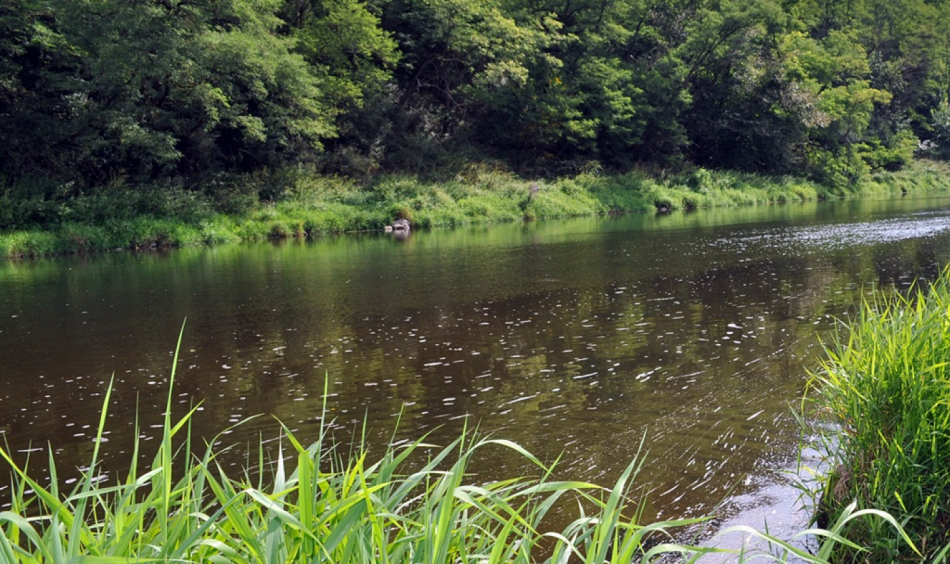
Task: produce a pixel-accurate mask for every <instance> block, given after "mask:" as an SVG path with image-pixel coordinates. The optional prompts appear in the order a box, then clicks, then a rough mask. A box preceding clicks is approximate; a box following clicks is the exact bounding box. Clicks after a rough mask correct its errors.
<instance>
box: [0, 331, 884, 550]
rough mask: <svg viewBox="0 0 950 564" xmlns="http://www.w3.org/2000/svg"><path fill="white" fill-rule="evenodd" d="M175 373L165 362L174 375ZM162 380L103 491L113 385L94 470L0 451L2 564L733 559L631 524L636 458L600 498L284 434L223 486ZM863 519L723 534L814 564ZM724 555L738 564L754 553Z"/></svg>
mask: <svg viewBox="0 0 950 564" xmlns="http://www.w3.org/2000/svg"><path fill="white" fill-rule="evenodd" d="M180 344H181V336H179V348H180ZM177 362H178V352H177V349H176V353H175V356H174V360H173V366H176V365H177ZM174 380H175V371H174V368H173V369H172V373H171V379H170V385H169V386H170V387H169V393H168V400H167V404H166V411H165V415H164V420H163V425H162V437H161V440H160V441H159V445H158V447H157V452H156V454H155V455H154V457H152V459H151V463H150V464H149V465H147V466H144V467H140V466H139V464H138V462H137V461H138V460H139V454H140V445H139V444H138V442H136V444H135V448H134V449H133V452H132V453H131V465H130V469H129V471H128V473H127V474H126V475H125V477H124V479H121V480H118V481H117V483H116V485H107V484H108V482H107V481H105V480H102V479H101V478H102V477H103V475H104V473H105V470H104V469H103V468H102V465H101V460H100V445H101V444H102V438H103V433H104V429H105V423H106V420H107V412H108V407H109V404H110V400H111V393H112V384H111V383H110V385H109V387H108V389H107V391H106V394H105V399H104V403H103V409H102V413H101V417H100V420H99V425H98V428H97V434H96V442H95V447H94V450H93V453H92V459H91V461H90V462H89V465H88V467H87V468H86V469H85V471H84V472H83V475H82V478H81V479H80V480H78V481H77V482H76V484H75V485H74V486H72V487H71V489H69V490H66V489H64V487H63V486H64V482H61V481H60V478H59V476H58V473H57V470H56V464H55V460H54V459H53V456H52V454H50V460H49V467H50V471H49V481H48V485H43V484H42V483H41V482H40V481H39V480H36V479H34V478H32V477H31V476H30V473H29V472H28V469H27V468H25V467H20V466H18V465H17V463H16V462H15V461H14V459H13V457H12V456H11V454H10V453H9V452H8V451H7V450H6V449H2V448H0V458H3V459H4V460H5V461H6V463H7V464H8V465H9V467H10V468H11V469H12V471H13V474H14V484H13V486H12V487H11V488H10V489H11V494H10V495H11V499H10V509H9V510H7V511H3V512H0V562H5V563H35V562H57V563H58V562H89V563H104V564H108V563H110V562H129V561H132V560H134V561H137V562H239V563H244V562H247V563H251V562H254V563H259V562H332V563H359V564H363V563H366V562H374V563H383V564H385V563H425V564H444V563H479V564H491V563H506V564H517V563H524V564H528V563H535V562H538V563H542V562H543V563H551V564H555V563H557V564H567V563H568V562H582V563H585V564H603V563H607V562H655V561H658V560H660V559H663V558H668V557H670V556H681V557H682V558H683V560H685V561H687V562H695V561H696V560H697V559H699V558H700V557H702V556H703V555H706V554H709V553H714V552H718V553H729V552H734V551H729V550H720V549H716V548H710V547H705V548H702V547H695V546H689V545H685V544H677V543H674V542H672V539H673V538H674V536H673V535H674V534H676V533H677V531H685V530H686V527H688V526H690V525H695V524H697V523H699V522H700V521H701V520H697V519H689V520H674V521H664V522H658V523H650V524H642V523H640V522H639V521H638V513H637V510H636V507H635V504H633V503H631V501H630V492H631V491H632V488H633V485H634V483H635V481H636V476H637V472H638V471H639V470H640V468H641V467H642V464H643V460H644V458H643V457H642V456H640V455H638V456H637V457H636V458H635V460H634V461H633V462H631V463H630V465H629V466H627V468H626V470H625V471H624V472H623V473H622V475H621V476H620V477H619V478H618V479H617V481H616V483H615V484H614V485H613V487H610V488H604V487H600V486H597V485H595V484H591V483H587V482H582V481H564V480H556V479H554V466H553V465H546V464H544V463H542V462H541V461H540V460H539V459H538V458H537V457H535V456H534V455H533V454H531V453H529V452H528V451H526V450H525V449H523V448H522V447H520V446H519V445H517V444H515V443H512V442H510V441H507V440H504V439H498V438H490V437H481V436H479V434H478V433H475V432H468V431H466V432H463V433H462V434H461V436H460V437H458V438H457V439H456V440H454V441H453V442H452V443H451V444H449V445H448V446H445V447H434V446H432V445H429V444H426V443H425V441H424V439H420V440H418V441H416V442H414V443H411V444H408V445H406V446H396V445H394V444H391V445H390V446H389V447H388V448H387V449H385V452H384V453H383V454H382V456H381V457H379V458H378V459H375V461H371V459H370V456H369V453H368V451H367V449H366V445H365V441H360V442H359V443H358V444H357V445H356V447H355V448H354V449H353V450H349V451H347V452H346V453H344V452H343V450H342V449H338V448H337V447H336V446H334V445H333V444H332V442H331V440H330V439H331V438H330V436H329V429H330V427H329V425H326V424H325V425H323V426H321V429H320V431H319V436H318V437H316V441H315V442H314V443H313V444H312V445H309V446H305V445H304V444H303V443H302V442H301V441H300V440H299V439H298V438H297V437H296V436H295V435H294V433H292V432H291V430H290V429H288V428H286V427H281V443H280V444H281V445H283V446H282V447H281V448H280V450H279V452H278V453H277V455H276V457H275V458H273V460H268V459H267V456H266V454H265V449H264V447H263V445H260V446H259V448H258V452H257V460H256V463H255V465H254V466H255V467H256V470H255V471H254V472H251V471H247V470H246V471H244V472H243V473H242V474H241V475H239V476H234V475H229V474H228V473H227V471H226V470H225V468H224V466H223V465H222V464H221V463H220V460H219V459H220V456H221V454H222V453H223V451H222V450H220V449H218V450H216V449H215V448H214V447H213V446H206V447H205V448H203V449H199V448H197V441H196V440H194V438H193V437H192V435H191V430H190V421H191V418H192V416H193V414H194V413H195V410H196V409H197V407H195V408H193V409H192V410H191V411H189V412H188V413H186V414H185V415H184V416H183V417H181V418H180V419H173V418H172V416H171V412H172V397H173V394H172V389H173V387H174ZM321 421H326V407H325V406H324V413H323V417H322V418H321ZM135 434H136V436H138V435H139V432H138V429H136V430H135ZM217 442H218V441H217V438H215V439H213V440H211V441H209V443H208V444H209V445H214V444H216V443H217ZM284 446H285V447H286V449H287V450H286V452H285V451H284ZM640 447H641V449H642V447H643V443H642V442H641V444H640ZM497 448H504V449H510V450H512V451H514V452H516V453H518V454H519V455H520V456H521V458H522V459H523V461H524V462H525V464H526V465H527V466H528V467H530V468H532V469H533V470H532V475H531V476H524V477H515V478H510V479H503V480H498V481H481V480H479V479H478V477H477V476H476V475H473V474H472V473H471V472H470V471H469V464H470V462H471V461H472V460H473V459H474V458H475V457H477V456H480V455H482V451H484V450H486V449H497ZM565 508H573V513H572V516H571V515H568V517H567V519H564V514H561V515H559V519H558V521H559V522H562V523H563V522H565V521H569V522H568V524H567V525H565V526H563V527H562V528H561V529H560V530H550V529H549V528H548V526H547V524H548V523H550V522H552V520H550V519H549V517H550V516H551V514H552V512H553V511H561V512H563V511H566V509H565ZM866 516H875V517H876V518H878V519H879V520H881V522H883V523H886V524H888V525H890V526H893V527H894V528H895V530H897V531H900V526H899V525H898V524H897V523H896V521H894V519H893V518H892V517H890V516H888V515H886V514H884V513H881V512H879V511H876V510H861V511H855V510H854V507H853V506H851V507H848V508H846V509H845V511H844V513H843V514H842V516H841V517H840V518H839V519H838V522H837V523H836V525H835V527H834V528H832V530H830V531H822V530H809V531H803V532H802V533H801V535H817V536H818V537H820V538H823V539H825V540H824V542H823V543H822V544H821V548H820V550H819V552H818V553H817V554H809V553H807V552H805V551H803V550H801V549H799V548H796V547H795V546H793V545H792V544H791V543H789V542H786V541H783V540H781V539H777V538H774V537H772V536H770V535H768V534H766V533H762V532H760V531H756V530H754V529H751V528H748V527H738V528H731V529H727V530H725V531H723V532H722V533H721V534H729V533H731V532H734V531H740V532H743V533H746V534H749V535H753V536H756V537H760V538H762V539H764V540H766V541H767V542H768V543H770V544H771V547H772V551H771V552H769V553H768V556H769V558H771V559H772V560H775V561H779V562H785V561H788V560H789V559H796V560H797V561H803V562H809V563H816V564H817V563H825V562H827V558H828V555H829V554H830V553H831V552H832V550H833V548H834V547H835V546H837V545H840V544H844V545H846V546H848V547H851V548H853V549H859V547H858V546H857V545H856V544H854V543H852V542H850V541H848V540H846V539H845V538H843V537H842V536H841V535H840V534H839V532H838V531H841V530H842V529H844V528H845V527H846V526H847V524H848V523H849V522H850V521H852V520H854V519H861V518H864V517H866ZM732 556H734V557H735V559H736V561H738V562H745V561H748V560H751V559H752V558H753V557H755V556H757V555H756V554H746V553H743V552H739V553H735V554H733V555H732Z"/></svg>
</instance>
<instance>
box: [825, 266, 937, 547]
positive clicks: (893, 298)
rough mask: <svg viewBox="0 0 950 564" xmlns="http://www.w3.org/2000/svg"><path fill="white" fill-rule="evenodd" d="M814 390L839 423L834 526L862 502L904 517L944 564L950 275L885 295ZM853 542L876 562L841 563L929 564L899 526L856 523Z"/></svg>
mask: <svg viewBox="0 0 950 564" xmlns="http://www.w3.org/2000/svg"><path fill="white" fill-rule="evenodd" d="M826 349H827V357H826V360H825V361H824V363H823V364H822V366H821V370H820V371H819V372H818V373H817V374H816V375H815V376H814V379H813V382H812V385H814V386H815V387H816V388H817V394H816V395H815V398H814V399H813V402H814V407H816V408H817V410H818V412H819V413H823V414H825V415H827V416H830V417H831V418H832V419H833V421H834V422H835V423H837V427H836V429H837V431H836V432H834V433H833V435H832V436H831V437H830V439H829V440H827V441H826V444H825V447H826V449H827V450H828V452H829V455H830V457H831V460H832V461H833V462H832V464H831V468H832V471H831V472H830V473H829V476H828V477H827V480H826V482H825V484H824V489H823V493H822V501H821V504H820V507H821V510H822V512H823V513H824V516H825V517H826V518H829V519H831V520H833V519H834V518H835V516H836V515H838V514H839V513H840V512H842V511H843V510H844V508H846V507H847V506H849V505H850V504H851V503H852V502H855V503H857V506H858V507H864V508H868V507H873V508H877V509H880V510H884V511H886V512H888V513H890V514H891V515H894V516H895V517H896V518H897V519H898V520H899V522H900V523H901V525H902V527H903V529H904V530H906V532H907V533H908V534H909V536H910V537H911V538H912V539H913V541H914V544H915V545H916V546H918V547H920V550H921V551H922V552H923V553H924V554H925V555H926V556H927V559H928V560H930V559H933V560H934V561H937V560H943V559H944V558H945V557H946V555H947V552H948V550H950V270H945V271H944V273H943V276H942V277H941V278H940V279H939V280H938V281H937V282H935V283H934V284H933V285H932V286H931V287H930V288H929V289H926V290H925V289H924V288H923V287H920V286H918V287H917V288H916V289H915V291H914V292H912V294H911V295H910V296H909V297H905V296H901V295H886V296H885V295H883V294H880V293H878V294H877V295H876V296H875V298H874V299H873V300H871V301H870V302H868V303H865V304H864V307H863V308H862V309H861V312H860V314H859V315H858V316H857V317H856V318H855V319H854V320H853V321H851V322H850V323H847V324H843V325H842V326H841V328H840V331H839V332H838V334H837V337H836V338H835V339H834V341H833V342H832V343H831V344H830V345H829V346H828V347H826ZM846 533H847V534H848V536H849V538H852V539H854V540H856V541H857V542H859V543H861V544H862V545H867V546H868V547H869V548H870V550H871V552H870V556H868V555H861V556H860V557H857V556H856V555H855V554H853V553H851V552H850V551H848V550H844V549H842V550H841V553H840V554H838V555H837V556H838V559H839V561H851V560H854V561H862V562H864V561H870V562H896V561H905V560H911V561H919V559H920V556H919V555H918V554H917V553H916V552H915V551H913V550H911V548H910V545H908V544H907V543H905V542H902V541H903V539H902V538H901V536H900V535H899V534H898V533H897V532H896V530H894V529H893V528H891V527H885V526H882V524H881V522H880V521H876V520H867V521H865V520H854V521H852V522H851V523H850V525H849V526H848V527H847V529H846Z"/></svg>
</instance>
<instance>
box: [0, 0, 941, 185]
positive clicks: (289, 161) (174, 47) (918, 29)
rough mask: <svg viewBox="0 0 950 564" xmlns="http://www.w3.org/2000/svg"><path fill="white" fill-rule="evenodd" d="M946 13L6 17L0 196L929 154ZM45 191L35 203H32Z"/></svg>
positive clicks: (568, 2) (178, 12)
mask: <svg viewBox="0 0 950 564" xmlns="http://www.w3.org/2000/svg"><path fill="white" fill-rule="evenodd" d="M948 64H950V0H778V1H775V0H367V1H365V2H364V1H360V0H5V1H4V2H3V3H2V4H0V131H2V136H3V137H2V139H3V142H2V143H0V186H2V188H0V190H6V191H7V192H8V195H9V192H10V191H13V190H19V191H21V192H22V191H31V190H32V191H43V192H45V193H47V195H50V196H56V197H60V198H62V197H70V195H73V194H81V193H82V192H83V191H84V190H89V189H91V188H94V187H99V188H101V187H104V186H113V185H117V184H122V185H142V184H152V185H154V184H160V183H162V182H168V181H174V182H177V183H179V184H183V185H185V186H193V187H197V186H202V185H208V184H209V183H214V182H215V181H216V180H220V178H222V177H225V176H227V175H235V174H238V175H255V174H256V175H266V174H274V173H275V171H281V170H288V169H291V170H307V171H313V172H314V173H318V174H330V175H333V174H337V175H343V176H350V177H354V178H364V179H365V178H367V177H372V176H373V175H375V174H378V173H382V172H389V171H403V172H412V173H425V172H427V171H430V170H432V169H434V168H439V167H443V168H445V167H449V166H450V165H451V163H454V162H462V161H490V162H494V163H498V164H499V165H500V166H503V167H506V168H507V170H511V171H515V172H517V173H520V174H524V175H529V176H534V177H541V176H550V175H557V174H563V173H570V172H576V171H579V170H584V169H585V168H590V167H596V168H598V169H608V170H621V171H622V170H629V169H630V168H631V167H634V166H637V167H644V168H647V169H649V168H651V167H654V168H663V169H668V168H676V167H682V166H689V165H696V166H702V167H707V168H712V167H715V168H728V169H734V170H740V171H749V172H763V173H769V174H786V173H794V174H802V175H807V176H809V177H811V178H812V179H813V180H817V181H819V182H823V183H831V184H844V183H849V182H854V181H855V180H856V179H858V178H860V177H861V176H862V175H864V174H866V173H868V172H869V171H873V170H880V169H886V170H895V169H899V168H900V167H901V166H902V165H903V164H905V163H906V162H907V161H908V160H909V159H911V158H912V157H913V155H914V154H915V152H916V153H917V154H921V153H923V154H926V155H928V156H930V157H935V158H940V157H942V156H944V155H946V154H948V153H950V109H948V105H947V95H948V88H950V72H948ZM53 193H55V194H53Z"/></svg>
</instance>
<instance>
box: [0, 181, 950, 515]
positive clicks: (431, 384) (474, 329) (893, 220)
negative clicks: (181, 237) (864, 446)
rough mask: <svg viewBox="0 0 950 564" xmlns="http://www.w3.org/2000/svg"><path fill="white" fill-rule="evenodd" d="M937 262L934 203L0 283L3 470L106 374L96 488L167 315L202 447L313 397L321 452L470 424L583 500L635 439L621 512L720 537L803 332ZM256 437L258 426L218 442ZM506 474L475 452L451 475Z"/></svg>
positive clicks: (761, 472)
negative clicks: (327, 444)
mask: <svg viewBox="0 0 950 564" xmlns="http://www.w3.org/2000/svg"><path fill="white" fill-rule="evenodd" d="M947 262H950V200H948V199H946V198H943V199H929V200H912V199H902V200H879V201H876V200H863V201H855V202H833V203H826V204H820V205H819V204H793V205H786V206H775V207H761V208H748V209H737V210H713V211H700V212H693V213H672V214H666V215H660V216H653V215H630V216H621V217H610V218H600V219H581V220H571V221H550V222H533V223H529V224H524V225H503V226H493V227H472V228H464V229H457V230H445V231H432V232H413V233H412V234H411V235H410V236H409V237H408V238H406V239H405V240H402V241H397V240H394V239H393V238H391V237H389V236H385V235H383V234H363V235H353V236H344V237H328V238H323V239H318V240H313V241H306V242H300V241H297V242H289V243H285V244H280V245H268V244H260V245H230V246H223V247H215V248H200V249H183V250H180V251H176V252H173V253H170V254H167V255H155V254H134V253H116V254H107V255H103V256H98V257H93V258H71V259H62V260H55V261H40V262H24V263H5V264H2V265H0V424H2V428H0V430H2V432H3V433H4V435H5V437H6V439H7V441H8V442H9V444H10V445H11V448H13V450H14V451H16V452H17V453H18V454H19V455H20V456H23V457H25V456H26V454H27V453H28V452H29V451H31V450H36V449H38V448H39V447H41V446H43V445H46V444H50V445H52V447H53V449H54V451H55V452H56V455H57V460H59V461H62V466H63V467H64V468H66V467H71V466H79V465H81V464H82V463H83V462H84V461H86V460H87V459H88V457H89V455H90V454H91V449H92V446H93V445H92V440H91V439H92V436H93V434H94V430H95V424H96V421H97V419H98V409H99V406H100V403H101V401H102V394H103V391H104V389H105V385H106V382H107V381H108V379H109V376H110V375H111V374H113V373H114V374H115V378H116V382H117V387H116V390H115V392H114V397H115V407H114V408H113V409H112V410H111V412H110V418H109V430H110V431H109V434H108V435H107V438H108V440H109V442H108V444H107V445H104V446H106V450H107V460H109V461H111V462H110V463H112V464H114V465H115V467H116V468H118V467H119V466H120V465H121V460H122V459H123V456H124V455H127V454H128V453H129V452H130V449H131V441H132V432H133V427H134V417H135V410H136V406H138V409H139V412H140V419H141V422H142V423H141V427H142V435H143V438H144V440H145V441H146V443H145V444H146V446H148V441H149V440H151V439H152V438H153V437H154V436H155V435H157V433H158V432H159V429H158V428H157V427H156V426H158V425H160V414H161V412H162V410H163V408H164V401H165V397H166V396H165V394H166V392H167V388H166V386H167V375H168V371H169V365H170V363H171V353H172V347H173V345H174V341H175V337H176V336H177V333H178V329H179V327H180V325H181V322H182V320H183V319H185V318H186V317H187V318H188V325H187V330H186V334H185V341H184V350H183V351H182V356H181V362H180V366H179V380H178V382H177V385H176V389H175V391H174V399H175V403H176V409H178V410H180V411H181V412H182V413H183V412H184V411H185V410H186V409H187V408H188V407H189V406H191V405H194V404H196V403H197V402H203V403H202V406H201V408H200V409H201V411H200V412H199V414H198V417H197V418H196V419H195V430H196V432H197V433H199V434H202V435H204V436H206V437H211V436H214V435H215V434H216V433H218V432H219V431H221V430H222V429H224V428H226V427H228V426H229V425H231V424H233V423H234V422H237V421H239V420H241V419H242V418H244V417H247V416H249V415H253V414H258V413H264V414H269V415H273V416H274V417H276V418H277V419H279V420H281V421H283V422H285V423H286V424H287V425H288V426H289V427H291V428H292V429H293V430H294V432H295V433H296V434H297V435H298V437H300V438H303V439H307V438H308V437H309V438H312V437H315V433H316V429H317V426H318V425H319V416H320V413H321V406H322V398H321V394H322V391H323V389H324V382H325V379H328V382H327V383H328V386H329V393H330V396H329V398H328V408H329V410H330V414H331V416H332V418H333V425H335V426H336V427H337V428H338V429H339V433H340V436H342V437H349V436H350V433H351V432H352V430H353V429H354V427H358V426H359V425H362V423H363V421H364V420H365V421H366V423H367V425H368V430H369V437H370V440H371V441H372V442H374V443H375V444H377V445H380V444H384V443H385V442H386V441H388V439H389V437H390V435H391V433H392V429H393V426H394V424H395V421H396V418H397V417H398V416H400V414H401V417H402V423H401V427H400V429H399V431H398V433H397V439H398V440H404V439H409V438H415V437H418V436H420V435H421V434H423V433H430V434H431V436H430V440H431V441H432V442H436V443H441V444H445V443H447V442H449V441H450V440H451V439H453V438H455V437H456V436H457V435H458V433H459V432H460V431H461V429H462V428H463V427H464V426H465V425H468V426H474V425H477V426H478V427H479V429H480V430H482V431H484V432H490V433H492V434H495V435H497V436H501V437H504V438H507V439H511V440H513V441H516V442H518V443H520V444H522V445H523V446H525V447H526V448H528V450H530V451H532V452H534V453H536V454H537V455H539V456H540V457H541V458H542V459H544V460H548V461H553V460H554V459H555V458H557V457H558V456H559V455H561V460H562V462H561V464H560V474H561V475H563V476H571V477H572V478H577V479H585V480H589V481H595V482H598V483H602V484H610V483H612V482H613V481H614V480H616V477H617V476H618V475H619V473H620V472H621V471H622V470H623V469H624V468H625V467H626V465H627V463H628V462H629V460H630V459H631V457H632V456H633V455H634V453H635V452H636V448H637V446H638V445H639V442H640V439H641V437H642V436H643V435H644V433H645V434H646V435H647V437H648V441H647V444H648V448H649V454H648V463H647V464H646V466H645V469H644V472H643V473H642V474H641V476H640V483H641V484H643V485H644V487H646V488H648V489H649V491H650V495H649V498H648V499H649V503H650V507H649V508H646V511H645V517H646V518H650V519H652V518H655V517H662V518H673V517H681V516H695V515H700V514H704V513H707V512H709V511H711V510H712V509H713V508H715V507H717V506H718V505H719V504H720V502H722V501H723V500H724V499H726V500H727V502H726V504H725V505H724V506H723V507H725V508H727V509H726V511H725V513H726V515H724V518H725V519H728V518H730V514H733V513H736V512H739V513H741V511H743V507H748V506H750V505H752V502H749V503H746V502H745V501H743V500H755V499H759V497H757V496H759V495H761V492H767V491H768V490H767V488H768V487H769V484H772V483H775V482H774V480H773V481H771V482H770V480H769V476H772V475H773V474H772V473H773V471H774V470H775V469H780V468H787V467H789V466H790V464H792V463H793V462H794V460H795V456H796V449H797V444H798V438H799V431H798V426H797V423H796V422H795V420H794V418H793V416H792V412H791V407H790V404H793V403H795V401H796V400H797V399H798V398H799V397H800V395H801V393H802V391H803V389H804V383H805V380H806V369H807V368H808V367H809V366H812V365H813V362H814V358H815V355H816V354H817V353H818V349H817V339H816V335H818V334H823V333H827V332H828V331H829V330H830V329H831V328H832V327H833V318H834V317H840V316H847V315H848V314H849V312H851V311H853V309H854V306H855V304H856V303H857V302H858V301H859V300H860V298H861V296H862V295H864V294H867V293H869V292H870V291H871V290H872V289H873V288H876V287H895V288H906V287H907V286H908V285H909V284H910V283H911V282H912V280H914V279H915V278H916V277H924V278H930V277H934V276H935V275H936V274H937V272H938V271H939V270H940V268H941V267H942V266H943V265H944V264H946V263H947ZM276 429H277V424H276V422H275V421H274V419H273V418H269V417H263V418H259V419H256V420H255V421H254V422H253V423H252V424H250V425H247V426H245V427H242V428H241V429H240V430H239V431H235V432H233V433H230V434H227V435H225V436H224V439H223V440H225V441H230V442H233V443H237V444H242V443H245V442H247V441H248V440H250V441H252V442H253V441H255V440H256V437H257V436H259V434H263V435H264V436H265V437H268V436H276ZM35 458H36V460H35V462H40V461H41V459H44V458H45V457H44V456H38V457H35ZM242 462H243V460H242V459H240V458H238V459H236V460H233V461H231V463H232V464H235V465H239V464H242ZM515 464H516V463H515V462H513V459H509V458H506V457H505V455H504V454H503V453H498V456H497V457H493V458H492V459H490V460H484V461H481V462H480V463H479V464H477V465H476V466H475V468H476V469H480V471H481V472H483V473H484V474H485V475H486V476H505V477H508V476H510V475H511V474H517V473H520V472H521V471H523V470H524V469H523V468H521V467H519V466H516V465H515ZM755 492H760V493H759V494H757V493H755ZM0 495H2V494H0ZM729 500H731V501H729ZM729 508H732V509H729Z"/></svg>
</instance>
